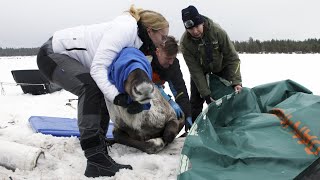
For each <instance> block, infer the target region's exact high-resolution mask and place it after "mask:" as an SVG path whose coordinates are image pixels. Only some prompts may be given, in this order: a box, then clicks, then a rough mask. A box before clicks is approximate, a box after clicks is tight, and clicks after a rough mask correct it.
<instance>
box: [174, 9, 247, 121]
mask: <svg viewBox="0 0 320 180" xmlns="http://www.w3.org/2000/svg"><path fill="white" fill-rule="evenodd" d="M181 12H182V21H183V24H184V26H185V28H186V31H185V32H184V34H183V35H182V37H181V41H180V42H181V43H180V45H181V52H182V54H183V57H184V60H185V61H186V64H187V66H188V68H189V71H190V75H191V87H190V89H191V98H190V102H191V109H192V120H193V121H195V120H196V118H197V117H198V115H199V114H200V113H201V111H202V108H203V103H204V102H205V101H206V103H207V104H210V103H211V102H213V101H215V100H214V99H213V97H211V96H210V95H211V91H210V88H209V85H208V82H207V78H206V76H207V75H209V74H215V75H217V76H219V77H221V78H223V79H225V80H227V81H229V82H230V84H231V85H232V87H233V88H234V90H235V91H236V92H240V91H241V89H242V82H241V74H240V59H239V56H238V54H237V52H236V50H235V48H234V45H233V44H232V42H231V41H230V39H229V37H228V35H227V33H226V32H225V31H224V30H223V29H222V28H221V27H220V26H219V25H218V24H216V23H214V22H213V21H212V20H211V19H209V18H207V17H205V16H203V15H201V14H199V13H198V10H197V9H196V8H195V7H194V6H188V7H187V8H185V9H182V11H181Z"/></svg>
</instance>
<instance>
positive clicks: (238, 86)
mask: <svg viewBox="0 0 320 180" xmlns="http://www.w3.org/2000/svg"><path fill="white" fill-rule="evenodd" d="M241 90H242V86H241V85H240V84H238V85H235V86H234V91H235V92H236V94H238V93H240V92H241Z"/></svg>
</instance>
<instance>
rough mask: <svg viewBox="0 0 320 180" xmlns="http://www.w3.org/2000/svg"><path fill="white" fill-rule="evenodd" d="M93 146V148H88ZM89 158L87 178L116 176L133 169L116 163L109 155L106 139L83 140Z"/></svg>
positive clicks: (86, 155)
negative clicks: (121, 171) (125, 170)
mask: <svg viewBox="0 0 320 180" xmlns="http://www.w3.org/2000/svg"><path fill="white" fill-rule="evenodd" d="M88 145H89V146H91V147H88ZM81 147H82V148H83V149H84V154H85V157H86V158H87V168H86V171H85V173H84V175H85V176H87V177H99V176H114V175H115V174H116V172H118V171H119V170H120V169H132V167H131V166H130V165H122V164H118V163H116V162H115V161H114V160H113V159H112V158H111V157H110V156H109V155H108V151H107V147H106V144H105V141H104V139H103V140H101V139H100V138H99V137H98V139H97V136H95V137H92V138H89V139H86V140H81Z"/></svg>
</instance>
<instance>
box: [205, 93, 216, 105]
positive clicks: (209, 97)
mask: <svg viewBox="0 0 320 180" xmlns="http://www.w3.org/2000/svg"><path fill="white" fill-rule="evenodd" d="M204 100H206V103H207V104H208V105H209V104H210V103H212V102H215V100H214V99H213V98H212V97H211V96H210V95H208V96H206V97H204Z"/></svg>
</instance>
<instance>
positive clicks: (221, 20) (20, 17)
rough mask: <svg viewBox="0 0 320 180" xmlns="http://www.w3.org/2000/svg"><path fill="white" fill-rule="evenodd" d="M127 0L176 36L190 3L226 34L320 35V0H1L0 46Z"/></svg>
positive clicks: (34, 41) (112, 10) (95, 17)
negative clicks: (164, 21)
mask: <svg viewBox="0 0 320 180" xmlns="http://www.w3.org/2000/svg"><path fill="white" fill-rule="evenodd" d="M131 4H135V5H136V7H140V8H143V9H151V10H155V11H158V12H160V13H162V14H163V15H164V16H165V17H166V18H167V19H168V21H169V23H170V34H172V35H173V36H175V37H176V38H178V39H180V37H181V35H182V33H183V31H184V27H183V24H182V21H181V9H182V8H185V7H187V6H188V5H191V4H192V5H194V6H196V7H197V9H198V10H199V12H200V13H201V14H203V15H205V16H208V17H209V18H211V19H212V20H213V21H215V22H217V23H218V24H220V25H221V26H222V28H224V29H225V30H226V31H227V33H228V34H229V36H230V38H231V40H238V41H243V40H248V39H249V37H253V38H254V39H259V40H271V39H294V40H304V39H307V38H318V39H319V38H320V23H319V22H320V20H319V19H320V11H319V7H320V0H202V1H200V0H183V1H182V0H180V1H179V0H158V1H155V0H113V1H111V0H0V47H39V46H41V45H42V44H43V42H45V41H46V40H47V39H48V38H49V37H50V36H51V35H52V34H53V33H54V32H55V31H56V30H60V29H64V28H68V27H73V26H77V25H89V24H95V23H101V22H105V21H109V20H112V19H113V18H115V17H116V16H118V15H120V14H121V13H122V12H123V11H125V10H127V9H128V8H129V7H130V5H131Z"/></svg>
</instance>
